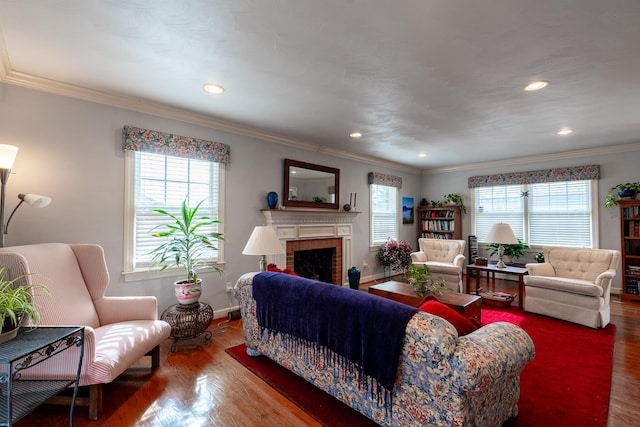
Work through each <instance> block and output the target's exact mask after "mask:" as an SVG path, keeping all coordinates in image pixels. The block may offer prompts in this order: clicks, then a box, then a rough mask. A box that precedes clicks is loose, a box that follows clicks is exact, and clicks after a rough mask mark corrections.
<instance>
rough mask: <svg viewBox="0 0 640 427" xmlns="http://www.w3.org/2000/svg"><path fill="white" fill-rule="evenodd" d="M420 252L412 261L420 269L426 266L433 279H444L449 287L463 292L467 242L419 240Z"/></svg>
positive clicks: (414, 255) (415, 253)
mask: <svg viewBox="0 0 640 427" xmlns="http://www.w3.org/2000/svg"><path fill="white" fill-rule="evenodd" d="M418 246H419V248H420V250H419V251H418V252H413V253H412V254H411V261H412V263H413V264H415V265H416V266H418V267H420V266H422V265H424V264H426V265H427V266H428V267H429V271H430V272H431V274H432V275H433V278H434V279H436V280H438V279H440V278H443V279H444V280H445V282H446V284H447V287H449V288H450V289H453V290H454V291H457V292H462V268H463V267H464V261H465V259H466V258H465V256H464V250H465V248H466V246H467V242H466V241H465V240H446V239H427V238H421V239H418Z"/></svg>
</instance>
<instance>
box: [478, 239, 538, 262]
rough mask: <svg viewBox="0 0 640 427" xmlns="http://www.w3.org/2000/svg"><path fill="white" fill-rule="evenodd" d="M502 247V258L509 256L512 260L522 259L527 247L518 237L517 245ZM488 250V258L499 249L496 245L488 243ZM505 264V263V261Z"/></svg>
mask: <svg viewBox="0 0 640 427" xmlns="http://www.w3.org/2000/svg"><path fill="white" fill-rule="evenodd" d="M502 246H503V247H504V256H505V257H508V256H510V257H511V258H512V259H518V258H523V257H524V256H525V255H526V253H527V249H528V248H529V245H527V244H526V243H525V242H524V241H523V240H522V239H521V238H519V237H518V243H514V244H511V245H509V244H506V245H502ZM487 247H488V248H489V256H493V255H496V254H497V253H498V248H499V247H500V245H499V244H497V243H489V244H488V245H487ZM505 262H507V261H505Z"/></svg>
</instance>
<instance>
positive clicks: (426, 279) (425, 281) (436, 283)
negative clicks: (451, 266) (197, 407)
mask: <svg viewBox="0 0 640 427" xmlns="http://www.w3.org/2000/svg"><path fill="white" fill-rule="evenodd" d="M405 276H406V277H407V279H408V281H409V284H410V285H411V286H413V290H414V291H415V293H416V294H417V295H418V296H421V297H423V296H425V295H435V296H438V295H442V293H443V292H444V291H446V290H451V289H450V288H448V287H447V284H446V282H445V281H444V279H442V278H440V280H436V279H434V278H433V275H432V274H431V271H430V270H429V266H428V265H426V264H422V265H421V266H419V267H418V266H417V265H416V264H411V265H410V266H409V271H407V272H406V273H405Z"/></svg>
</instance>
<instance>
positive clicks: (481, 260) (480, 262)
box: [475, 256, 489, 266]
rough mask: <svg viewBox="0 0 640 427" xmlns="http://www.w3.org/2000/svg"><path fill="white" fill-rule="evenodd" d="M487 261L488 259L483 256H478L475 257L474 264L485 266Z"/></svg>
mask: <svg viewBox="0 0 640 427" xmlns="http://www.w3.org/2000/svg"><path fill="white" fill-rule="evenodd" d="M488 263H489V260H488V259H487V258H485V257H482V256H479V257H478V258H476V262H475V264H476V265H482V266H486V265H487V264H488Z"/></svg>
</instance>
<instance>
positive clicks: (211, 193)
mask: <svg viewBox="0 0 640 427" xmlns="http://www.w3.org/2000/svg"><path fill="white" fill-rule="evenodd" d="M134 156H135V166H134V168H135V175H134V176H135V182H134V197H135V199H134V206H133V211H134V212H133V213H134V219H133V223H134V227H133V228H134V242H133V251H132V254H133V265H132V267H133V269H134V270H135V269H140V268H146V267H151V266H152V264H151V255H149V253H150V252H151V250H153V249H154V248H155V247H157V246H158V245H160V244H161V243H162V239H160V238H157V237H153V236H152V229H153V228H154V227H156V226H157V225H159V224H162V223H166V221H167V219H166V217H165V216H162V215H160V214H157V213H155V212H153V210H154V209H164V210H166V211H167V212H170V213H172V214H174V215H176V216H179V215H180V212H181V205H182V202H183V200H185V199H186V200H187V204H188V205H189V206H190V207H192V208H193V207H195V206H196V204H197V203H199V202H200V201H202V200H204V202H203V203H202V205H201V206H200V209H199V210H198V216H200V215H207V216H209V217H210V218H212V219H219V207H220V200H219V198H220V173H221V170H220V169H221V168H220V164H219V163H216V162H210V161H206V160H194V159H188V158H183V157H173V156H164V155H158V154H153V153H148V152H140V151H136V152H135V153H134ZM219 228H220V225H219V224H215V225H212V226H210V227H208V229H204V228H202V229H199V231H200V232H201V233H210V232H222V230H220V229H219ZM221 244H222V242H218V243H217V244H216V246H218V248H219V249H220V247H219V246H220V245H221ZM218 255H219V250H218V251H211V253H208V254H206V257H207V258H208V261H209V262H211V263H214V262H216V261H217V260H218Z"/></svg>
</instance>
